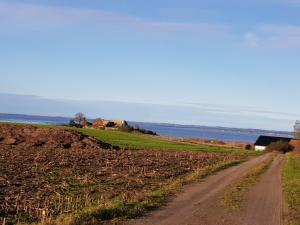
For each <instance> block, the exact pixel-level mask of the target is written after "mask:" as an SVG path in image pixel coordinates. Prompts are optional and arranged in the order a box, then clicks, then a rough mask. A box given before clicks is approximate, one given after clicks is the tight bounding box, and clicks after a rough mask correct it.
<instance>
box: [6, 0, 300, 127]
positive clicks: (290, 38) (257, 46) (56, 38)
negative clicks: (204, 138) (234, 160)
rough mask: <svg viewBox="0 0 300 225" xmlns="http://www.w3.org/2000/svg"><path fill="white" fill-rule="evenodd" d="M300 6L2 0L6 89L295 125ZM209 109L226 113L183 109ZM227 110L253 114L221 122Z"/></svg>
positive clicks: (188, 0) (255, 0)
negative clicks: (183, 109)
mask: <svg viewBox="0 0 300 225" xmlns="http://www.w3.org/2000/svg"><path fill="white" fill-rule="evenodd" d="M299 10H300V1H299V0H243V1H242V0H227V1H216V0H210V1H207V0H203V1H198V0H172V1H171V0H149V1H146V2H145V1H138V0H130V1H129V0H122V1H120V0H84V1H83V0H81V1H79V0H72V1H71V0H51V1H46V0H39V1H34V0H31V1H27V0H22V1H16V0H0V79H1V82H0V92H1V93H10V94H18V95H34V96H42V97H45V98H49V99H68V100H80V101H103V100H104V101H117V102H128V103H146V104H159V105H169V106H176V107H177V108H178V111H177V112H176V110H175V109H174V115H176V116H172V121H168V122H188V123H195V124H203V125H206V124H210V125H222V124H230V123H232V124H234V125H235V126H240V127H244V126H251V123H249V118H248V117H247V116H249V115H250V116H252V115H255V116H256V118H257V121H260V120H263V119H264V118H265V119H266V121H269V122H268V123H264V125H261V126H260V125H259V124H257V123H253V126H255V127H258V128H268V127H272V128H277V129H284V130H288V129H290V128H291V127H292V124H293V122H294V120H295V119H297V118H298V117H297V115H299V118H300V104H297V103H296V102H298V98H299V96H300V88H299V84H300V76H299V71H300V63H299V59H300V14H299ZM200 105H201V107H199V106H200ZM203 105H212V106H213V107H212V108H215V107H217V108H218V111H222V114H219V115H218V116H215V117H213V118H210V119H209V121H204V120H201V121H199V120H198V119H197V118H195V119H190V120H188V121H186V120H182V118H181V115H180V109H182V108H183V107H191V106H192V107H195V108H198V110H200V111H201V110H203ZM37 107H38V106H37ZM176 107H174V108H176ZM245 109H247V110H245ZM14 110H15V111H16V112H15V113H18V112H19V113H23V112H24V108H21V107H20V108H19V109H18V108H14ZM0 111H2V112H7V111H10V112H11V110H10V109H1V110H0ZM53 111H54V112H53ZM53 111H52V112H51V111H49V112H48V114H53V113H55V110H53ZM228 111H230V112H231V114H232V112H234V113H235V114H239V115H240V116H241V115H245V117H242V118H240V117H239V118H237V119H236V121H235V120H234V118H227V121H222V115H224V114H226V113H227V114H228ZM258 111H259V113H257V112H258ZM205 112H206V111H205ZM261 112H264V113H263V115H262V113H261ZM44 113H47V112H44ZM87 113H88V112H87ZM206 113H207V112H206ZM99 114H101V110H99ZM227 114H226V115H227ZM116 116H118V115H116ZM119 116H123V115H122V114H120V115H119ZM148 118H149V117H148ZM148 118H147V117H145V118H143V117H141V120H147V119H148ZM191 118H192V116H191ZM193 118H194V117H193ZM214 118H215V119H214ZM225 118H226V117H225V116H224V120H225ZM251 118H252V117H251ZM283 119H284V122H282V120H283ZM153 120H156V122H157V121H158V120H165V117H159V118H158V117H157V118H156V119H153ZM253 120H255V119H253ZM279 120H280V122H279ZM161 122H164V121H161ZM246 122H247V123H246Z"/></svg>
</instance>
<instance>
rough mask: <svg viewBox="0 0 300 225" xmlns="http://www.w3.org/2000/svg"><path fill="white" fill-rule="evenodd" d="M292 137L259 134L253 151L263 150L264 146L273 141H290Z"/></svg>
mask: <svg viewBox="0 0 300 225" xmlns="http://www.w3.org/2000/svg"><path fill="white" fill-rule="evenodd" d="M291 140H292V138H286V137H273V136H259V137H258V139H257V141H256V142H255V144H254V149H255V151H265V150H266V148H267V147H268V146H269V145H270V144H271V143H274V142H278V141H283V142H287V143H290V141H291Z"/></svg>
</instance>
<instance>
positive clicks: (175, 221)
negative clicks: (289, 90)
mask: <svg viewBox="0 0 300 225" xmlns="http://www.w3.org/2000/svg"><path fill="white" fill-rule="evenodd" d="M269 157H270V154H266V155H262V156H259V157H257V158H254V159H252V160H250V161H248V162H245V163H243V164H241V165H238V166H235V167H232V168H229V169H226V170H224V171H221V172H220V173H218V174H216V175H214V176H210V177H208V178H207V179H206V180H204V181H203V182H201V183H198V184H193V185H190V186H188V187H187V188H185V190H184V191H183V192H180V193H178V194H177V195H176V196H174V198H173V199H171V201H170V202H169V203H167V204H166V205H165V206H163V207H162V208H161V209H159V210H156V211H154V212H152V213H150V214H149V215H147V216H146V217H144V218H141V219H138V220H133V221H130V222H129V224H130V225H131V224H132V225H150V224H151V225H280V224H281V208H282V193H281V192H282V191H281V176H280V174H281V173H280V171H281V164H282V156H278V157H277V158H276V159H275V160H274V161H273V163H272V165H271V167H270V168H269V169H268V171H267V172H266V173H265V174H264V175H263V176H262V177H261V180H260V182H259V183H258V184H257V185H255V186H254V187H252V188H251V190H250V191H249V193H248V194H247V196H246V201H245V203H244V207H243V208H242V210H238V211H232V210H228V209H225V208H224V207H223V206H222V205H221V197H222V196H223V193H224V191H225V190H226V188H227V187H228V186H229V184H230V183H232V182H233V181H234V180H236V179H237V178H239V177H241V176H242V175H243V174H245V173H246V172H247V171H248V170H249V169H250V168H252V167H253V166H255V165H256V164H258V163H261V162H263V161H264V160H266V159H268V158H269Z"/></svg>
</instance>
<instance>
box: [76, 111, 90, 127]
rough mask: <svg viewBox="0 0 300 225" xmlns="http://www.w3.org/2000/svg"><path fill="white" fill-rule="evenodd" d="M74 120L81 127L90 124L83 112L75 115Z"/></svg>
mask: <svg viewBox="0 0 300 225" xmlns="http://www.w3.org/2000/svg"><path fill="white" fill-rule="evenodd" d="M74 122H75V123H77V124H78V125H79V126H80V127H83V126H85V125H86V124H88V122H87V120H86V118H85V115H84V114H83V113H76V115H75V117H74Z"/></svg>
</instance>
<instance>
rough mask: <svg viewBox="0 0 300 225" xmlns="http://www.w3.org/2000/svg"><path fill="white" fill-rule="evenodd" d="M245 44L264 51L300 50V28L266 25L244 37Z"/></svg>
mask: <svg viewBox="0 0 300 225" xmlns="http://www.w3.org/2000/svg"><path fill="white" fill-rule="evenodd" d="M244 40H245V42H246V43H247V44H248V45H249V46H251V47H256V48H262V49H298V48H300V26H293V25H272V24H271V25H264V26H260V27H259V28H258V29H256V30H254V31H252V32H247V33H246V34H245V35H244Z"/></svg>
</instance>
